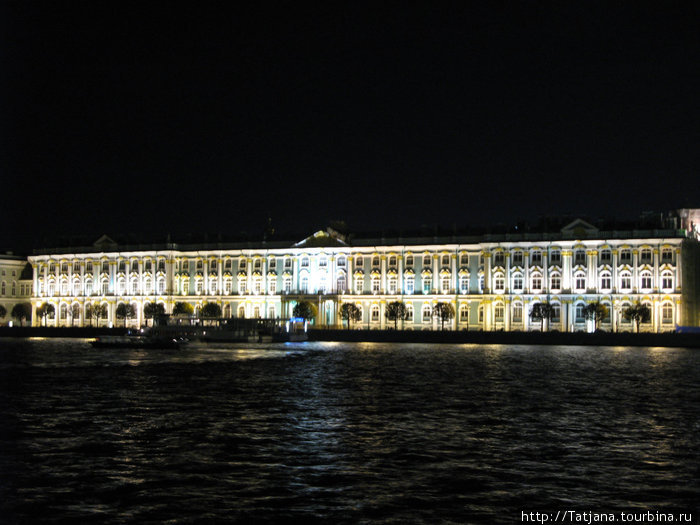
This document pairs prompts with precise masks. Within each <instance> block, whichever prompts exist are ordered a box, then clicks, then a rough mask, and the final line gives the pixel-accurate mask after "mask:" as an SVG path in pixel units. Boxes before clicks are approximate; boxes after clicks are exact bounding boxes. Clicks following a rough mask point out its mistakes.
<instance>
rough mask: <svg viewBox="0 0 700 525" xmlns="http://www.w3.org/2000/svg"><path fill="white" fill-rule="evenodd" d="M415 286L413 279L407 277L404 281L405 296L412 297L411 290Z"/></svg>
mask: <svg viewBox="0 0 700 525" xmlns="http://www.w3.org/2000/svg"><path fill="white" fill-rule="evenodd" d="M414 286H415V281H414V280H413V278H411V277H409V278H407V279H406V281H405V288H406V294H407V295H413V290H414Z"/></svg>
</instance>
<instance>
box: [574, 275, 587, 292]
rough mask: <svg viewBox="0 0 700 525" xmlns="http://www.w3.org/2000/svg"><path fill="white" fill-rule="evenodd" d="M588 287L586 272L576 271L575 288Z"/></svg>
mask: <svg viewBox="0 0 700 525" xmlns="http://www.w3.org/2000/svg"><path fill="white" fill-rule="evenodd" d="M585 289H586V274H585V273H583V272H576V273H575V274H574V290H578V291H580V292H581V291H583V290H585Z"/></svg>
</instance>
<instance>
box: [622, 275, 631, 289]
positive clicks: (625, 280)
mask: <svg viewBox="0 0 700 525" xmlns="http://www.w3.org/2000/svg"><path fill="white" fill-rule="evenodd" d="M620 288H622V289H623V290H629V289H630V288H632V277H630V276H629V275H623V276H622V277H620Z"/></svg>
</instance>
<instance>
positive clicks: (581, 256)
mask: <svg viewBox="0 0 700 525" xmlns="http://www.w3.org/2000/svg"><path fill="white" fill-rule="evenodd" d="M574 264H583V265H585V264H586V252H585V251H583V250H576V252H575V253H574Z"/></svg>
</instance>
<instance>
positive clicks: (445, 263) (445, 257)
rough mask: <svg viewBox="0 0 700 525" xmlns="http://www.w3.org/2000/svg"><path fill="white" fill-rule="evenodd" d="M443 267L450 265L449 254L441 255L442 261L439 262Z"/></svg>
mask: <svg viewBox="0 0 700 525" xmlns="http://www.w3.org/2000/svg"><path fill="white" fill-rule="evenodd" d="M441 264H442V266H443V267H449V266H450V256H449V255H443V256H442V262H441Z"/></svg>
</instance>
